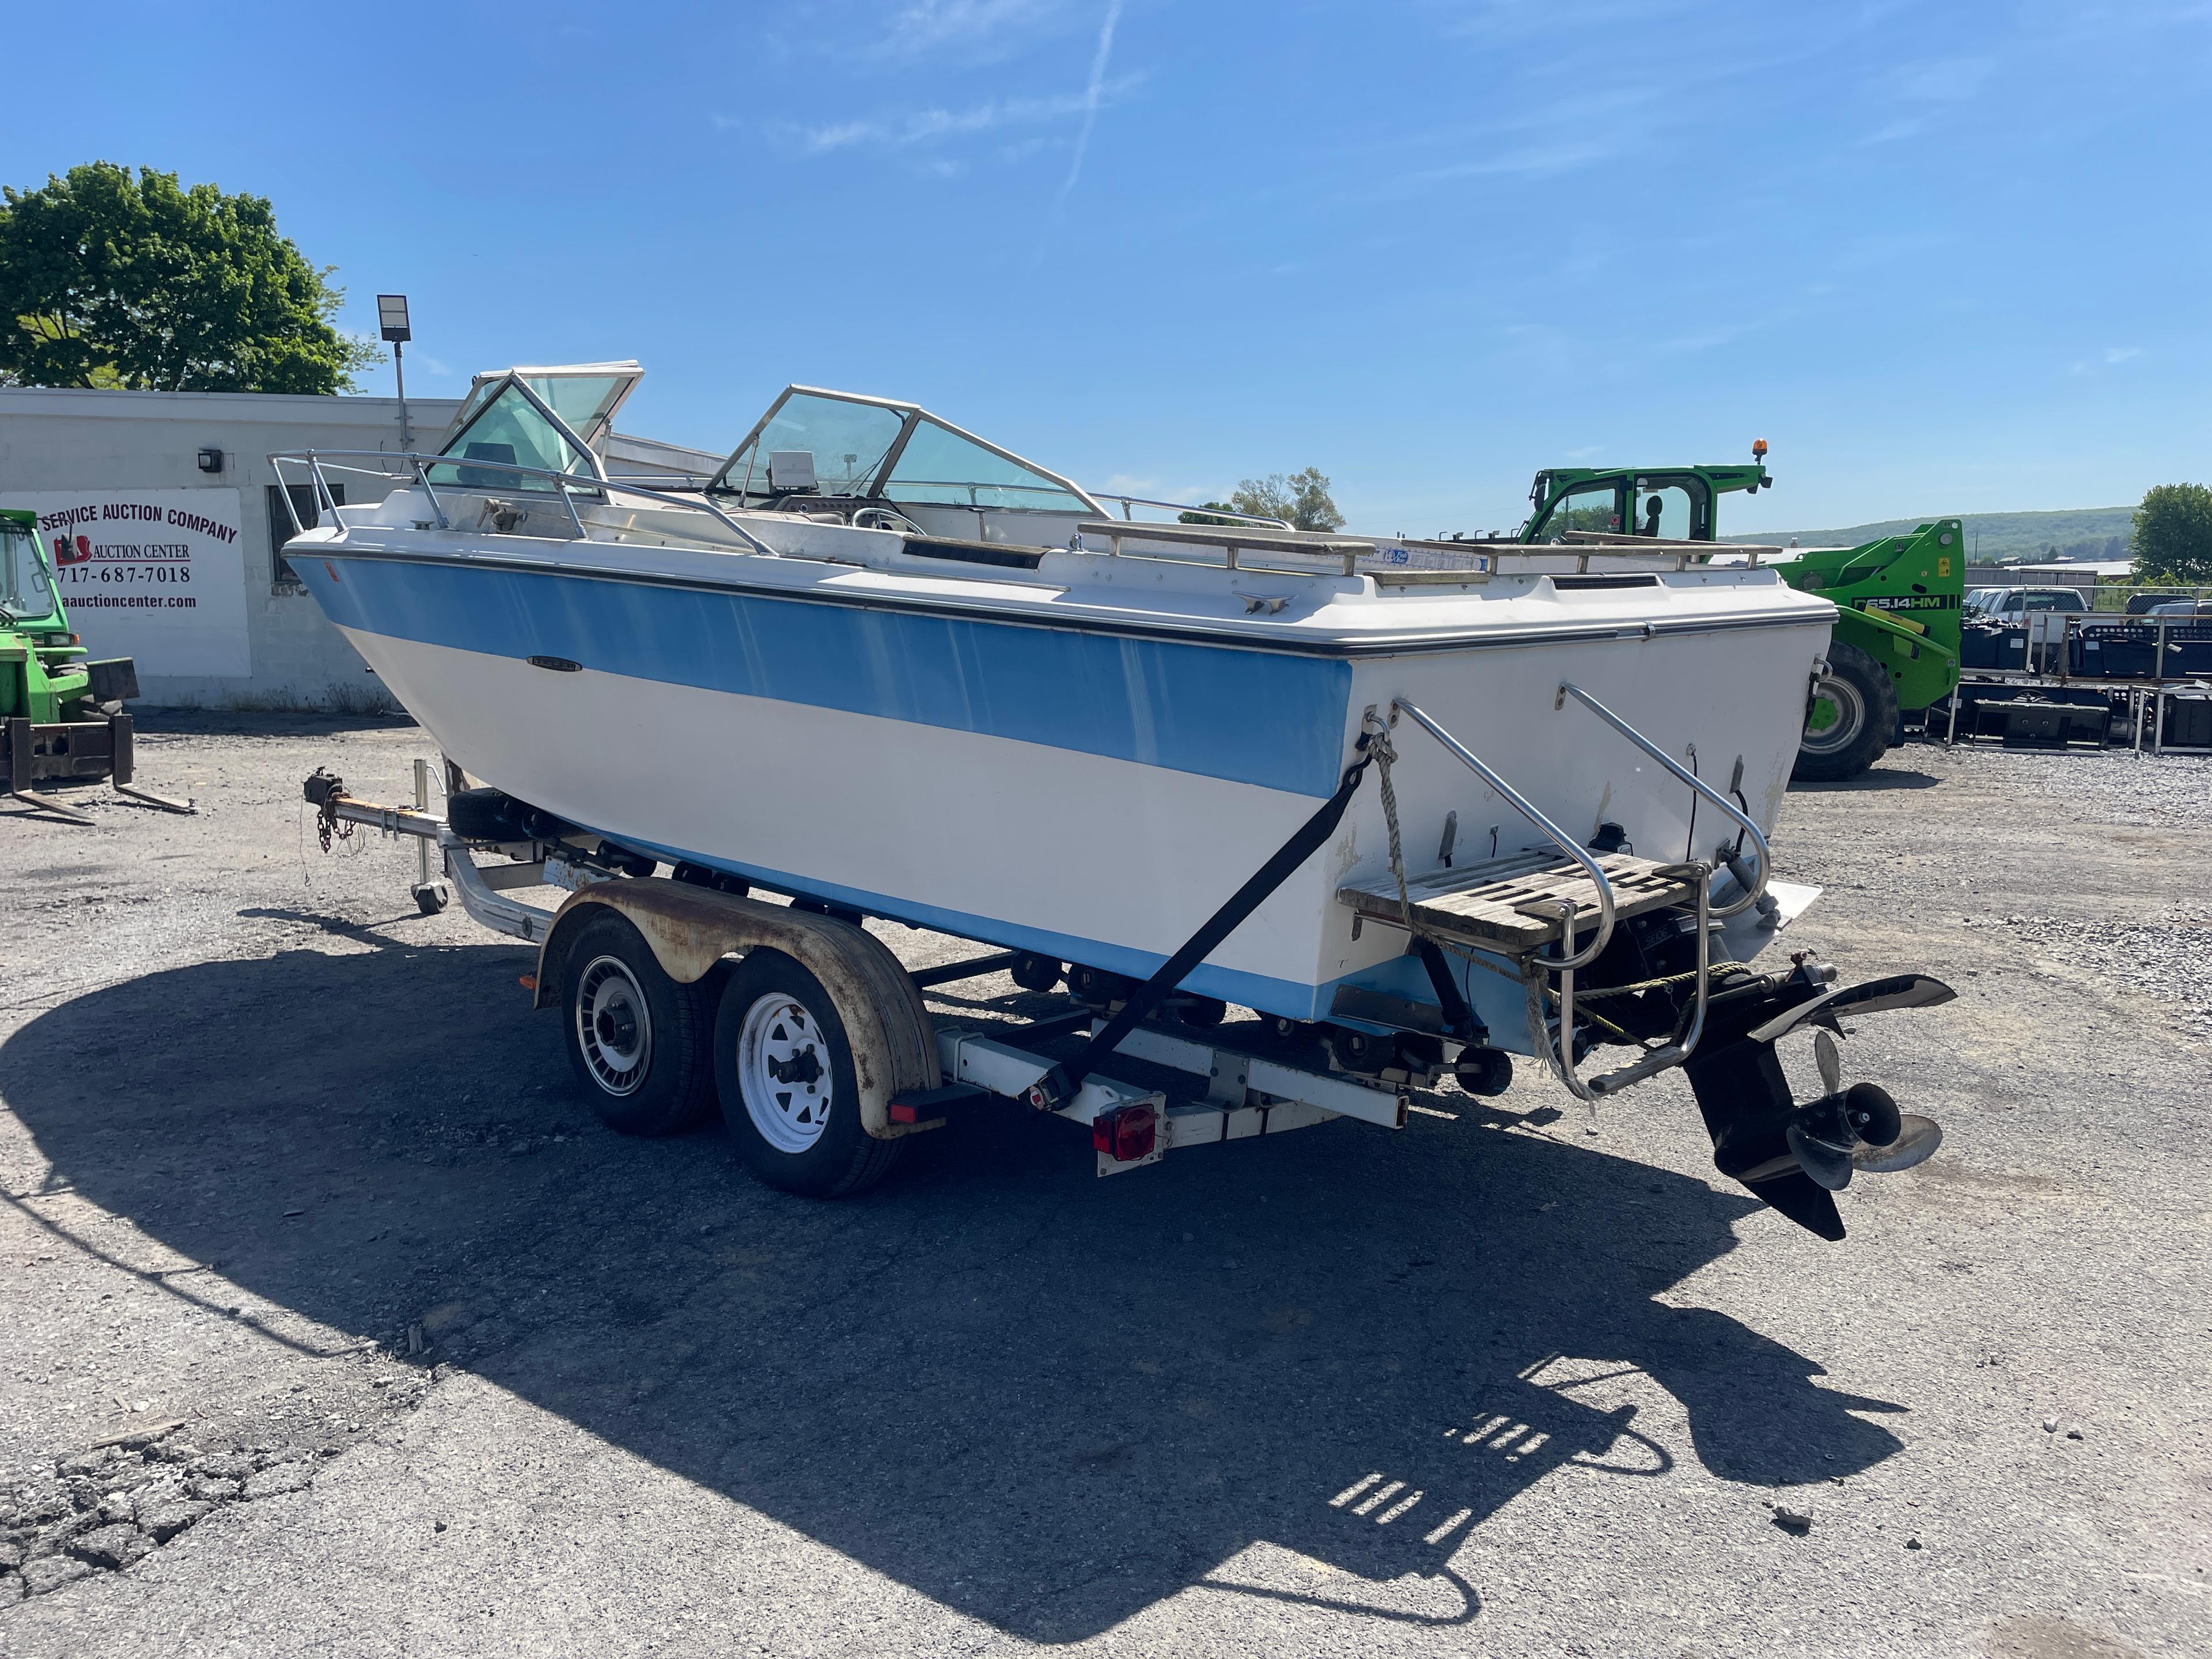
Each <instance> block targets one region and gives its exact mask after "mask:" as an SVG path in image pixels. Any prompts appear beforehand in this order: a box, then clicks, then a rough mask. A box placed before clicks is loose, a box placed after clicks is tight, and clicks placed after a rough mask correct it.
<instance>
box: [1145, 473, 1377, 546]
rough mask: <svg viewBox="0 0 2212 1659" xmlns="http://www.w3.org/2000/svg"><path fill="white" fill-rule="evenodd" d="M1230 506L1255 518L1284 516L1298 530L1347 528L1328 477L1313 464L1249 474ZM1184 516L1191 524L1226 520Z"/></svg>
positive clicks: (1216, 504)
mask: <svg viewBox="0 0 2212 1659" xmlns="http://www.w3.org/2000/svg"><path fill="white" fill-rule="evenodd" d="M1222 505H1223V504H1222V503H1221V502H1219V501H1208V502H1206V506H1207V507H1214V508H1217V509H1218V508H1220V507H1222ZM1228 510H1229V511H1231V512H1236V513H1249V515H1250V516H1252V517H1253V518H1255V519H1280V520H1283V521H1284V522H1285V523H1286V524H1288V525H1290V526H1291V528H1293V529H1296V530H1323V531H1327V530H1341V529H1343V528H1344V514H1343V513H1340V512H1338V511H1337V510H1336V503H1335V502H1334V501H1332V500H1330V499H1329V494H1328V479H1327V478H1325V477H1322V471H1321V469H1320V468H1319V467H1316V466H1310V467H1308V468H1307V469H1306V470H1305V471H1303V472H1293V473H1291V474H1290V475H1289V476H1288V477H1285V476H1284V475H1283V474H1282V473H1280V472H1275V473H1271V474H1269V475H1268V476H1267V477H1264V478H1247V479H1245V480H1244V482H1243V483H1240V484H1238V485H1237V490H1236V493H1235V494H1234V495H1231V496H1230V498H1229V501H1228ZM1183 520H1184V522H1185V523H1187V524H1218V523H1220V522H1222V520H1218V519H1212V518H1208V517H1206V516H1204V515H1203V514H1202V513H1200V514H1192V513H1185V514H1183Z"/></svg>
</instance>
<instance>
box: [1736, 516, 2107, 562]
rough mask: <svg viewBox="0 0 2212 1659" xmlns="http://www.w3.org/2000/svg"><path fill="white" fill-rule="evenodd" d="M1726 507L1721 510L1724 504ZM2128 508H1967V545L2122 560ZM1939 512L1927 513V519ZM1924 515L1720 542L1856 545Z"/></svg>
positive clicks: (1915, 524)
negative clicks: (1976, 510) (1989, 510)
mask: <svg viewBox="0 0 2212 1659" xmlns="http://www.w3.org/2000/svg"><path fill="white" fill-rule="evenodd" d="M1724 510H1725V509H1724ZM2135 511H2136V510H2135V508H2133V507H2075V508H2072V509H2070V510H2069V511H2067V512H2063V513H1966V514H1964V515H1962V516H1963V518H1964V520H1965V523H1966V547H1967V550H1968V553H1969V555H1970V556H1972V557H1974V558H1977V559H1979V560H1981V561H1982V562H1984V563H1994V562H1996V561H1997V560H1999V559H2012V558H2021V559H2033V558H2037V557H2040V556H2047V555H2048V554H2049V553H2050V552H2051V550H2052V549H2054V548H2055V549H2057V550H2058V551H2059V552H2061V553H2065V554H2069V555H2071V556H2074V557H2075V558H2077V559H2124V558H2126V557H2127V556H2128V535H2129V532H2130V531H2131V530H2132V529H2133V528H2134V523H2135ZM1942 516H1944V515H1942V514H1940V513H1930V514H1929V519H1932V518H1939V517H1942ZM1929 519H1886V520H1883V521H1882V522H1881V523H1880V524H1860V525H1852V526H1848V527H1847V528H1845V529H1842V530H1770V531H1766V532H1763V533H1762V534H1759V535H1756V536H1723V538H1721V539H1722V540H1723V541H1729V542H1759V543H1765V544H1772V543H1779V544H1782V545H1784V546H1785V547H1786V546H1787V545H1789V544H1790V541H1791V540H1793V539H1795V540H1796V543H1797V544H1798V545H1799V546H1800V547H1857V545H1858V544H1860V543H1861V542H1870V541H1872V540H1874V539H1875V537H1877V536H1901V535H1903V534H1905V532H1907V531H1911V530H1917V529H1918V528H1919V527H1920V526H1922V525H1923V524H1926V523H1927V522H1928V521H1929Z"/></svg>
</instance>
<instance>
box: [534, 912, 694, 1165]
mask: <svg viewBox="0 0 2212 1659" xmlns="http://www.w3.org/2000/svg"><path fill="white" fill-rule="evenodd" d="M561 981H562V997H561V1011H562V1031H563V1034H564V1035H565V1036H566V1038H567V1042H568V1063H569V1064H570V1065H571V1066H574V1067H575V1071H576V1079H577V1083H578V1085H580V1087H581V1088H582V1090H583V1091H584V1093H585V1095H586V1097H589V1099H590V1100H591V1103H592V1109H593V1110H594V1111H596V1112H597V1113H598V1114H599V1121H601V1122H602V1123H605V1125H606V1126H607V1127H609V1128H610V1129H613V1130H616V1131H618V1132H619V1133H623V1134H627V1135H669V1134H675V1133H679V1132H680V1131H682V1130H684V1129H689V1128H690V1127H693V1126H695V1125H696V1124H698V1123H700V1122H702V1121H704V1120H705V1119H706V1117H707V1116H708V1114H709V1113H710V1112H711V1111H712V1110H713V1109H714V1066H713V1063H712V1061H711V1059H710V1057H709V1055H708V1040H709V1037H710V1035H711V1032H712V1030H713V1018H714V1004H713V1002H712V1000H711V992H710V990H709V987H708V986H707V985H705V984H704V983H702V984H698V985H678V983H677V982H676V981H674V980H672V979H671V978H670V977H669V976H668V975H667V973H666V972H665V971H664V970H663V969H662V968H661V966H660V963H659V961H658V960H656V959H655V957H653V949H652V947H651V946H650V945H647V944H646V942H645V938H644V935H642V934H641V933H639V932H638V931H637V929H636V928H635V927H632V926H631V925H630V924H629V922H628V921H625V920H623V918H622V917H621V916H619V915H616V914H615V912H613V911H612V910H609V911H607V912H606V913H605V915H598V916H594V917H592V920H591V921H587V922H586V923H585V924H584V925H583V926H582V927H580V928H578V929H577V930H576V932H575V933H574V936H573V937H572V938H571V939H570V940H569V942H568V951H567V954H566V956H565V957H563V967H562V975H561Z"/></svg>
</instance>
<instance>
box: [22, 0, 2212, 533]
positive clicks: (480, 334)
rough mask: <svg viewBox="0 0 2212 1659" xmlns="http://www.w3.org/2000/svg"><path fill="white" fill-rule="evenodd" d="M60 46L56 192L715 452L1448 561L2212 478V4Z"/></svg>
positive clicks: (94, 22)
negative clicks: (1548, 503) (217, 234)
mask: <svg viewBox="0 0 2212 1659" xmlns="http://www.w3.org/2000/svg"><path fill="white" fill-rule="evenodd" d="M617 19H618V20H619V21H616V20H617ZM9 48H10V49H9V60H10V63H11V64H13V65H14V66H15V70H16V73H17V75H18V76H19V78H20V79H19V83H20V84H21V86H22V87H23V88H25V92H26V95H19V96H17V97H15V98H14V99H11V100H9V101H8V104H7V106H6V113H5V114H4V115H0V174H4V179H5V181H6V182H11V183H14V184H16V185H29V184H35V183H38V182H40V181H41V180H42V179H44V177H45V175H46V173H47V172H49V171H50V170H58V169H61V168H64V167H68V166H69V165H70V164H71V163H73V162H76V161H84V160H89V159H93V158H95V157H98V158H105V159H108V160H112V161H124V162H131V163H137V164H146V165H152V166H157V167H163V168H166V169H170V170H174V171H177V172H179V173H182V174H183V175H184V177H185V179H186V180H187V181H188V182H192V181H198V180H206V179H211V180H213V181H215V182H216V183H218V184H220V185H222V186H223V187H224V188H226V189H229V190H248V191H255V192H257V193H258V194H262V195H265V196H268V197H271V198H272V199H273V200H274V202H275V203H276V209H277V214H278V220H279V223H280V224H281V225H282V227H283V228H284V229H285V231H286V232H287V233H288V234H290V235H291V236H292V237H294V238H295V240H297V241H298V242H299V243H300V245H301V247H302V248H303V250H305V252H307V255H308V257H309V258H312V259H313V260H315V261H317V262H318V263H324V264H335V265H337V267H338V280H339V281H340V282H342V283H344V284H345V285H346V286H347V288H348V289H349V305H348V309H347V313H346V321H347V322H348V323H349V325H351V326H354V327H356V328H359V329H362V330H364V331H366V330H368V329H370V328H372V327H373V325H374V311H373V305H374V295H375V294H376V293H377V292H378V290H380V289H397V290H404V291H405V292H406V293H407V294H409V295H410V297H411V299H412V301H413V305H414V313H415V318H416V335H417V339H416V346H415V347H414V349H412V351H411V352H410V358H409V368H410V390H415V391H420V392H447V393H449V394H450V393H457V392H459V389H460V388H461V387H462V386H464V385H465V381H466V377H467V374H469V373H470V372H471V370H473V369H476V368H483V367H489V366H492V365H495V364H503V363H506V362H516V361H525V362H548V361H561V360H574V359H584V358H595V357H603V356H635V357H638V358H640V359H641V360H642V361H643V362H644V363H645V364H646V366H647V370H648V376H647V380H646V383H645V386H644V387H643V388H642V389H641V392H639V394H638V396H637V398H635V400H634V401H633V403H632V404H631V405H630V407H629V410H628V411H627V414H626V418H625V420H624V422H623V424H624V425H625V426H626V427H627V428H630V429H633V430H637V431H641V432H646V433H649V434H651V435H655V436H660V437H667V438H671V439H675V440H678V441H685V442H690V443H694V444H697V445H700V446H702V447H709V448H719V447H727V446H729V445H730V444H732V443H733V442H734V441H736V440H737V439H738V438H739V437H740V436H742V435H743V433H744V429H745V428H746V427H747V426H749V425H750V422H751V421H752V419H753V418H754V416H756V415H757V412H758V410H760V408H761V407H762V406H763V404H765V403H766V401H767V400H768V398H769V397H770V396H771V395H773V393H774V392H775V389H776V388H777V387H778V386H781V384H783V383H784V382H785V381H787V380H805V381H811V382H813V383H817V384H823V385H829V386H844V387H848V388H852V389H855V390H865V391H875V392H886V393H891V394H895V395H899V396H904V397H911V398H919V399H920V400H921V401H923V402H925V403H927V404H930V405H931V406H933V408H936V409H938V410H939V411H940V412H942V413H944V414H945V415H946V416H949V417H950V418H951V419H953V420H956V421H957V422H961V423H963V424H965V425H968V426H969V427H972V428H975V429H978V430H980V431H981V432H983V433H985V434H987V435H990V436H992V437H994V438H995V439H996V440H998V441H1000V442H1002V443H1005V444H1006V445H1008V446H1009V447H1013V448H1015V449H1018V450H1021V451H1023V452H1024V453H1029V454H1030V455H1032V456H1034V457H1035V458H1036V459H1039V460H1042V461H1043V462H1045V463H1047V464H1048V465H1053V466H1055V467H1057V468H1059V469H1060V470H1062V471H1067V472H1069V473H1072V474H1073V475H1074V476H1075V477H1078V478H1079V479H1081V480H1083V481H1085V482H1086V483H1094V484H1099V485H1106V484H1109V483H1111V484H1113V485H1114V486H1115V487H1118V488H1122V489H1129V488H1141V489H1144V490H1146V492H1147V493H1161V494H1166V495H1172V496H1176V497H1177V498H1184V497H1188V498H1197V497H1199V496H1201V495H1208V494H1212V493H1218V492H1220V491H1224V490H1225V489H1228V488H1229V487H1231V485H1233V484H1234V483H1235V482H1236V481H1237V479H1238V478H1239V477H1243V476H1246V475H1249V474H1253V473H1259V472H1269V471H1290V470H1295V469H1297V468H1298V467H1302V466H1304V465H1318V466H1320V467H1321V468H1322V470H1323V471H1325V472H1327V473H1328V474H1329V475H1330V476H1331V477H1333V478H1334V481H1335V484H1336V494H1337V497H1338V500H1339V501H1340V503H1341V504H1342V505H1343V506H1344V507H1345V508H1346V512H1347V513H1349V515H1350V517H1351V519H1352V522H1353V524H1354V525H1355V526H1358V527H1362V528H1367V529H1371V530H1377V531H1393V530H1404V531H1408V532H1434V531H1438V530H1446V529H1457V528H1465V529H1470V530H1480V529H1486V528H1492V527H1498V526H1510V525H1511V524H1512V523H1513V522H1514V521H1515V520H1516V519H1517V518H1518V516H1519V514H1520V511H1521V508H1522V494H1523V492H1524V490H1525V489H1526V487H1527V483H1528V477H1529V476H1530V475H1531V474H1532V473H1533V472H1534V471H1535V470H1536V469H1537V468H1538V467H1540V466H1543V465H1560V464H1566V463H1571V462H1583V463H1602V462H1613V461H1617V462H1622V463H1629V464H1636V463H1643V464H1656V463H1660V462H1667V461H1677V460H1733V459H1740V458H1742V457H1743V456H1744V455H1745V454H1746V453H1747V450H1748V447H1749V445H1750V443H1751V441H1752V439H1753V438H1754V437H1765V438H1766V439H1767V440H1768V441H1770V442H1771V445H1772V446H1773V455H1772V457H1771V460H1772V464H1773V465H1774V468H1775V471H1776V473H1777V476H1778V479H1779V488H1778V489H1776V490H1775V491H1774V492H1772V493H1771V495H1761V496H1759V497H1758V498H1757V499H1756V500H1755V501H1752V502H1744V501H1741V498H1736V499H1735V500H1734V501H1731V503H1730V505H1731V506H1733V507H1735V513H1734V516H1733V517H1731V518H1729V519H1728V520H1727V521H1726V523H1725V524H1724V525H1723V529H1724V530H1743V531H1753V530H1759V529H1768V528H1800V527H1802V528H1811V527H1824V526H1832V525H1838V524H1844V523H1850V522H1856V521H1860V520H1871V519H1876V518H1883V517H1888V516H1893V515H1901V514H1909V513H1953V512H1975V511H1998V510H2004V509H2017V508H2038V507H2082V506H2100V505H2108V504H2112V503H2117V502H2121V501H2132V500H2133V499H2135V497H2136V495H2138V494H2139V493H2140V492H2141V490H2142V489H2143V488H2144V487H2146V486H2147V485H2149V484H2153V483H2165V482H2170V481H2173V480H2177V479H2183V478H2189V479H2203V478H2205V477H2207V476H2208V474H2212V466H2208V465H2207V464H2206V459H2205V457H2206V451H2207V443H2208V440H2212V411H2209V410H2208V399H2207V389H2208V386H2212V378H2208V374H2207V370H2208V368H2212V331H2209V330H2208V325H2207V309H2206V304H2205V301H2206V295H2207V292H2208V285H2207V278H2208V276H2212V270H2208V265H2209V264H2212V259H2208V252H2212V228H2209V227H2208V215H2207V212H2206V209H2205V176H2206V161H2207V152H2208V143H2207V140H2208V137H2212V98H2208V96H2207V79H2208V76H2207V70H2208V68H2212V4H2208V3H2203V0H2197V3H2179V0H2174V3H2166V0H2136V3H2131V4H2113V5H2102V4H2085V3H2075V4H2059V3H2045V0H2023V3H1983V4H1954V5H1941V4H1938V5H1929V4H1925V3H1922V4H1905V3H1891V0H1880V3H1858V4H1853V3H1831V4H1827V5H1824V6H1818V7H1808V6H1803V5H1786V6H1785V5H1765V6H1760V5H1743V4H1729V5H1721V4H1711V3H1704V0H1400V3H1389V0H1366V3H1358V4H1353V3H1342V4H1336V3H1306V4H1299V3H1277V4H1268V5H1258V4H1218V5H1201V4H1176V3H1171V0H881V3H866V0H813V3H808V0H780V3H776V4H774V5H767V6H763V5H757V4H737V5H727V4H726V5H721V6H713V7H696V8H687V7H659V6H652V5H645V4H633V5H631V6H629V7H627V8H613V7H608V6H605V5H604V4H599V5H592V6H585V5H580V4H569V3H566V0H550V3H545V4H541V5H539V6H537V7H534V8H532V9H528V10H527V11H525V10H524V9H520V8H513V7H482V6H473V5H468V4H447V5H445V6H441V7H436V8H415V7H410V6H408V5H404V4H401V3H396V0H387V3H386V4H384V5H381V6H377V7H346V8H343V9H341V8H323V7H301V6H298V5H296V4H293V5H286V6H283V7H273V6H272V7H253V6H246V5H232V6H223V7H217V8H214V9H210V8H191V7H177V6H174V5H164V6H151V5H146V6H131V7H112V6H100V5H97V4H80V5H76V6H71V7H46V8H39V9H33V10H31V11H27V12H26V13H24V14H21V15H17V16H16V18H15V22H14V23H13V24H12V25H11V27H10V31H9ZM389 386H390V370H389V368H386V369H383V370H380V371H379V372H378V373H377V374H375V375H374V376H373V377H372V378H371V379H370V380H369V381H368V383H367V386H366V389H369V390H388V389H389Z"/></svg>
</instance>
